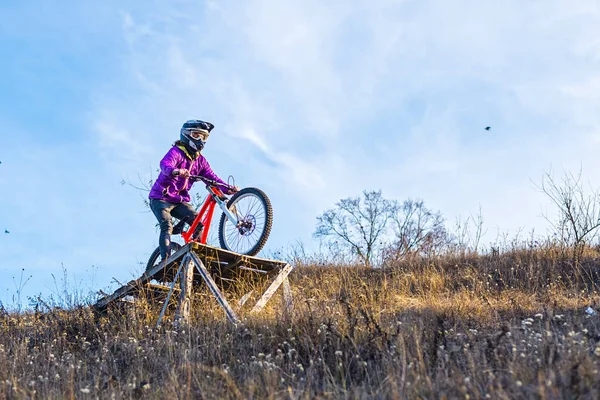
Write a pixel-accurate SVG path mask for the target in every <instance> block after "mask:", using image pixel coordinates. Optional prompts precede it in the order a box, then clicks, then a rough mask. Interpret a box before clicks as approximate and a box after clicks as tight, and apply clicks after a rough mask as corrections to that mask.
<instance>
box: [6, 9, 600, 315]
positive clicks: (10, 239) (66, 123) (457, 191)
mask: <svg viewBox="0 0 600 400" xmlns="http://www.w3.org/2000/svg"><path fill="white" fill-rule="evenodd" d="M0 18H1V20H2V23H1V24H0V57H1V58H2V63H0V127H1V128H0V129H1V130H0V132H1V133H0V161H1V162H2V164H0V187H1V188H2V194H3V195H2V196H0V229H1V232H4V229H8V230H9V231H10V234H4V233H3V234H2V235H1V236H0V260H2V261H0V276H2V278H1V279H0V301H2V302H4V303H10V301H11V297H12V295H13V294H15V286H14V284H13V280H12V277H13V276H14V277H16V278H17V280H18V277H19V274H20V271H21V270H22V269H23V268H24V269H25V275H26V276H29V275H32V276H33V277H32V279H31V281H30V282H29V283H28V284H27V286H26V287H25V290H24V291H23V292H24V295H31V294H34V293H42V294H43V295H50V294H52V293H53V291H55V287H54V283H53V279H52V275H54V276H56V277H57V278H60V276H61V274H62V270H63V268H64V269H66V271H67V273H68V275H69V277H70V278H71V279H73V280H74V281H76V282H79V283H80V285H81V287H82V288H83V289H86V288H89V289H100V288H106V287H107V286H108V285H109V284H110V282H111V281H112V278H113V277H115V278H117V279H119V280H120V281H127V280H129V279H131V278H133V277H134V276H137V275H139V273H141V272H142V269H143V267H142V266H140V265H139V262H140V261H145V260H146V259H147V257H148V255H149V253H150V252H151V251H152V250H153V248H154V247H155V246H156V242H157V233H156V231H155V228H154V223H155V220H154V217H153V216H152V214H150V213H149V212H148V211H147V210H146V209H145V208H144V206H143V203H142V199H143V194H141V193H139V192H138V191H136V190H134V189H133V188H131V187H129V186H127V185H122V184H121V181H122V180H126V181H128V182H132V183H137V182H138V177H141V179H142V180H144V181H146V180H149V179H150V178H151V177H152V176H155V175H156V174H155V170H156V168H157V166H158V161H159V160H160V158H161V157H162V156H163V155H164V153H165V152H166V151H167V150H168V148H169V146H170V144H171V143H172V142H173V141H174V140H175V139H176V138H177V137H178V130H179V127H180V126H181V124H182V123H183V122H184V121H185V120H187V119H190V118H200V119H205V120H208V121H211V122H213V123H214V124H215V125H216V128H215V130H214V131H213V135H211V138H210V142H209V144H208V146H207V149H206V151H205V155H206V156H207V158H208V159H209V161H210V163H211V165H212V167H213V169H214V170H215V171H216V172H217V173H218V174H219V175H221V176H222V177H225V178H226V177H227V176H228V175H230V174H231V175H234V176H235V177H236V181H237V183H238V185H239V186H257V187H260V188H262V189H263V190H265V191H266V192H267V193H268V194H269V196H270V197H271V199H272V201H273V204H274V208H275V226H274V229H273V232H272V235H271V238H270V239H269V249H271V250H273V249H277V248H280V247H285V246H287V245H288V244H290V243H294V242H295V241H297V240H301V241H303V242H305V243H306V244H307V246H308V247H309V248H311V247H312V248H314V247H316V242H315V241H314V240H313V239H312V238H311V235H312V232H313V231H314V227H315V222H316V217H317V216H318V215H319V214H320V213H321V212H322V211H323V210H325V209H326V208H329V207H331V206H332V205H333V204H334V203H335V202H336V201H337V200H339V199H340V198H343V197H348V196H355V195H358V194H359V193H360V192H361V191H362V190H364V189H382V190H383V194H384V196H386V197H388V198H395V199H398V200H403V199H406V198H409V197H413V198H414V197H420V198H423V199H424V200H425V202H426V204H427V205H428V206H429V207H431V208H434V209H438V210H440V211H441V212H442V214H443V215H444V216H445V217H446V219H447V221H448V225H450V226H451V225H452V223H453V221H455V219H456V218H458V217H463V218H464V217H466V216H468V215H470V214H473V213H476V212H477V211H478V210H479V207H480V206H481V208H482V212H483V217H484V224H485V228H486V229H487V230H488V238H489V240H493V239H494V237H495V235H497V233H498V232H507V233H509V234H514V233H515V232H517V231H519V229H524V230H525V231H528V230H531V229H536V230H537V231H538V232H544V230H545V229H546V228H547V225H548V224H547V222H546V221H545V220H544V218H543V217H542V212H543V211H544V210H547V211H548V212H549V213H550V214H551V213H552V209H551V208H548V202H547V201H546V199H545V198H544V196H543V195H541V194H540V193H539V192H538V191H537V190H536V188H535V185H534V183H533V182H539V180H540V178H541V176H542V175H543V174H544V172H547V171H549V170H550V168H552V169H553V170H555V171H559V172H560V171H562V170H575V171H577V170H579V168H580V167H581V169H582V170H583V174H584V177H585V179H586V180H589V181H590V183H591V184H592V185H593V186H595V187H598V185H600V179H599V176H598V174H597V170H598V167H600V161H598V157H597V152H598V148H599V146H600V72H599V71H600V39H599V38H600V3H599V2H598V1H591V0H578V1H576V2H566V1H562V0H560V1H558V0H544V1H536V0H531V1H526V2H523V1H517V0H506V1H502V2H499V1H491V0H490V1H487V0H484V1H472V0H457V1H446V0H421V1H413V0H375V1H366V0H365V1H362V0H350V1H348V0H344V1H341V0H333V1H328V2H324V1H316V0H305V1H302V2H300V1H287V0H283V1H276V0H248V1H229V0H223V1H183V0H182V1H166V0H164V1H134V0H131V1H113V0H107V1H104V2H77V1H72V0H64V1H61V2H56V1H50V0H37V1H31V2H16V1H5V2H3V3H2V4H0ZM488 125H489V126H491V127H492V129H491V130H490V131H485V130H484V127H485V126H488ZM532 181H533V182H532ZM202 190H203V189H202V188H199V191H200V193H201V191H202Z"/></svg>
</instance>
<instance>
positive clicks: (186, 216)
mask: <svg viewBox="0 0 600 400" xmlns="http://www.w3.org/2000/svg"><path fill="white" fill-rule="evenodd" d="M150 209H151V210H152V212H153V213H154V216H155V217H156V219H157V220H158V223H159V226H160V236H159V237H158V247H159V248H160V256H161V258H162V259H163V260H164V258H165V256H166V255H167V252H168V251H169V248H170V246H171V234H172V233H173V222H172V221H171V217H175V218H177V219H180V220H182V221H185V222H187V223H188V224H189V225H191V224H192V222H194V219H195V218H196V215H198V213H197V212H196V210H194V207H192V205H191V204H190V203H169V202H168V201H164V200H157V199H150Z"/></svg>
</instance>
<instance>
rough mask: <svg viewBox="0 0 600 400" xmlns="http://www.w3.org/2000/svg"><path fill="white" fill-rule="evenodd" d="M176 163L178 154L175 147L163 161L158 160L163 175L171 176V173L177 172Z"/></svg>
mask: <svg viewBox="0 0 600 400" xmlns="http://www.w3.org/2000/svg"><path fill="white" fill-rule="evenodd" d="M178 163H179V153H178V152H177V150H176V148H175V147H171V149H170V150H169V151H168V152H167V154H165V156H164V157H163V159H162V160H160V170H161V172H162V173H163V174H165V175H168V176H173V172H174V171H176V170H177V164H178Z"/></svg>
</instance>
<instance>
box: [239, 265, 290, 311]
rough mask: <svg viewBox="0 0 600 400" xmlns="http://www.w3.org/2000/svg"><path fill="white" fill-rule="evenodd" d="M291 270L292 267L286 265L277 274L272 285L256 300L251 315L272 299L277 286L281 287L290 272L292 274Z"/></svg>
mask: <svg viewBox="0 0 600 400" xmlns="http://www.w3.org/2000/svg"><path fill="white" fill-rule="evenodd" d="M293 269H294V267H292V266H291V265H290V264H286V265H285V267H283V269H282V270H281V271H280V272H279V274H278V275H277V277H276V278H275V279H274V280H273V283H271V285H270V286H269V288H268V289H267V290H266V291H265V293H264V294H263V295H262V297H261V298H260V299H259V300H258V302H257V303H256V305H255V306H254V308H252V310H251V311H250V313H251V314H255V313H257V312H259V311H260V310H262V309H263V308H264V307H265V305H266V304H267V302H268V301H269V299H271V297H273V295H274V294H275V292H276V291H277V289H278V288H279V286H281V284H282V283H283V281H284V280H286V278H287V276H288V275H289V274H290V272H292V270H293Z"/></svg>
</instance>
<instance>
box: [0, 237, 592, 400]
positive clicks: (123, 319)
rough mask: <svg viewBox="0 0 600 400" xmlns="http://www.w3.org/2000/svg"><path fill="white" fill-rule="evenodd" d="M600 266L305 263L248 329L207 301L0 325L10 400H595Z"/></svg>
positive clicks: (559, 260) (468, 260)
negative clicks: (186, 318) (180, 318)
mask: <svg viewBox="0 0 600 400" xmlns="http://www.w3.org/2000/svg"><path fill="white" fill-rule="evenodd" d="M599 271H600V262H599V260H598V259H597V258H596V254H594V253H589V254H587V255H586V258H585V259H584V261H583V265H582V267H581V268H580V269H579V270H576V269H575V268H574V267H573V265H572V263H571V261H570V259H569V257H568V255H564V254H562V252H560V251H558V250H557V251H553V250H552V249H544V250H519V251H511V252H508V253H506V254H502V255H496V256H462V257H458V256H453V257H451V256H446V257H441V258H438V259H417V258H415V259H412V260H404V261H402V262H401V263H398V264H397V265H390V266H388V267H387V268H385V269H382V270H366V269H363V268H360V267H351V268H349V267H345V268H330V267H327V268H324V267H317V266H312V267H310V266H304V267H301V268H298V269H297V270H296V271H295V272H294V273H293V274H292V275H291V284H292V289H293V292H294V296H295V305H294V310H292V312H290V313H284V312H282V309H281V307H282V306H281V303H280V302H279V299H273V300H272V303H271V304H270V306H269V307H268V308H267V309H266V310H265V311H264V312H263V313H262V314H260V316H258V317H252V318H248V319H246V321H245V325H244V326H242V327H237V328H236V327H233V326H232V325H230V324H228V323H227V322H225V321H224V317H223V313H222V311H221V310H220V309H219V308H218V306H217V305H216V302H215V301H214V299H211V298H210V297H209V296H207V295H206V294H200V295H198V296H197V297H196V299H195V305H194V316H193V322H192V324H191V326H189V327H187V328H184V329H180V330H170V329H171V328H170V327H169V326H170V324H168V323H167V324H165V325H164V328H162V329H161V330H159V331H155V330H153V329H152V328H151V326H153V324H154V323H155V321H156V317H157V314H158V311H159V305H155V306H152V305H147V306H143V305H140V306H138V307H135V308H129V309H126V310H123V309H121V310H120V309H117V308H115V309H111V310H109V312H108V314H106V315H104V316H97V315H94V314H93V312H92V311H91V310H90V309H89V308H87V307H80V308H76V309H71V310H60V309H53V310H48V311H46V312H43V313H41V312H40V313H33V312H31V313H24V314H14V313H6V312H5V313H3V314H0V399H2V398H33V397H38V398H88V397H89V398H92V397H99V398H111V397H114V398H294V399H296V398H307V399H309V398H315V397H318V398H340V397H342V398H365V397H370V398H494V399H496V398H501V399H502V398H506V399H519V398H522V399H530V398H548V399H554V398H590V399H591V398H598V397H600V379H599V378H598V377H599V376H600V375H599V370H600V316H598V315H595V316H590V315H588V314H586V313H585V312H584V309H585V308H586V307H588V306H589V305H592V306H598V305H599V303H598V302H599V301H600V296H599V291H598V287H597V285H596V283H595V282H600V280H599V279H598V272H599Z"/></svg>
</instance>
